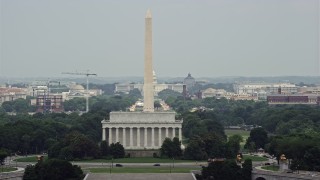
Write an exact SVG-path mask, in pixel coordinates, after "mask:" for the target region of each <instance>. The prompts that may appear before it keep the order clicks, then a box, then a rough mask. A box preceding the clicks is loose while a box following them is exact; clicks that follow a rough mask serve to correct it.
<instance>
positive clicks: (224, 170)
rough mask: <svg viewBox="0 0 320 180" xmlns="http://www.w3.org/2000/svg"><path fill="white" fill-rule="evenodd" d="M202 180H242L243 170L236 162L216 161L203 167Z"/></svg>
mask: <svg viewBox="0 0 320 180" xmlns="http://www.w3.org/2000/svg"><path fill="white" fill-rule="evenodd" d="M201 178H202V179H224V180H234V179H238V180H242V173H241V168H240V166H238V165H237V164H236V162H235V161H234V160H226V161H214V162H212V163H209V165H208V167H202V171H201Z"/></svg>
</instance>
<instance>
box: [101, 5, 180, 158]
mask: <svg viewBox="0 0 320 180" xmlns="http://www.w3.org/2000/svg"><path fill="white" fill-rule="evenodd" d="M144 40H145V52H144V53H145V57H144V86H143V95H144V107H143V111H134V112H123V111H112V112H110V114H109V119H104V120H102V121H101V124H102V140H103V141H105V140H108V143H109V145H110V144H111V143H116V142H120V143H121V144H122V145H123V147H124V148H125V150H126V153H130V155H131V156H132V157H137V156H150V157H151V156H153V153H158V151H157V149H159V148H161V145H162V143H163V141H164V140H165V138H170V139H172V138H174V137H179V139H180V140H181V139H182V122H183V120H182V119H181V120H179V119H176V118H175V115H176V113H175V112H173V111H154V102H153V101H154V93H153V92H154V84H153V65H152V16H151V11H150V10H148V11H147V14H146V16H145V39H144ZM177 131H178V132H177ZM137 150H139V151H137Z"/></svg>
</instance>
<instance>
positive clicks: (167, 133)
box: [166, 127, 169, 138]
mask: <svg viewBox="0 0 320 180" xmlns="http://www.w3.org/2000/svg"><path fill="white" fill-rule="evenodd" d="M167 137H169V132H168V127H166V138H167Z"/></svg>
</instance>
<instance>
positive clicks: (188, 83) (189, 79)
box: [183, 73, 196, 90]
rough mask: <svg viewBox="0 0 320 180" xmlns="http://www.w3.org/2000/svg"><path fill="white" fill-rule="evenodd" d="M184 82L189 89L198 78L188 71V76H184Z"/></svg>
mask: <svg viewBox="0 0 320 180" xmlns="http://www.w3.org/2000/svg"><path fill="white" fill-rule="evenodd" d="M183 83H184V84H185V85H186V86H187V89H188V90H189V89H190V88H192V87H193V86H194V85H195V84H196V80H195V79H194V78H193V77H192V76H191V74H190V73H188V76H187V77H186V78H184V81H183Z"/></svg>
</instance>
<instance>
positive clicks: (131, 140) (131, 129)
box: [130, 127, 133, 147]
mask: <svg viewBox="0 0 320 180" xmlns="http://www.w3.org/2000/svg"><path fill="white" fill-rule="evenodd" d="M132 131H133V128H132V127H130V147H132V146H133V132H132Z"/></svg>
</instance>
